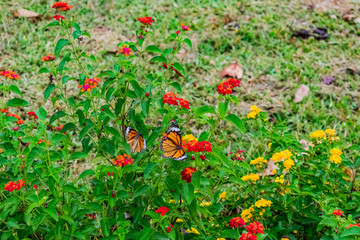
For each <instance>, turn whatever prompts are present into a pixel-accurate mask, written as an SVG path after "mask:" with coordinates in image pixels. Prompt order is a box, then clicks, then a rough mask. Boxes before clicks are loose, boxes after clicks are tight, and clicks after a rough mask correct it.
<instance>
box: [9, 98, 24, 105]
mask: <svg viewBox="0 0 360 240" xmlns="http://www.w3.org/2000/svg"><path fill="white" fill-rule="evenodd" d="M27 105H29V103H28V102H27V101H25V100H24V99H21V98H13V99H10V100H9V101H8V103H7V106H8V107H25V106H27Z"/></svg>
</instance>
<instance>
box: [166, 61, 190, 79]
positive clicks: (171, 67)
mask: <svg viewBox="0 0 360 240" xmlns="http://www.w3.org/2000/svg"><path fill="white" fill-rule="evenodd" d="M172 65H174V64H173V63H172V64H171V65H169V67H170V70H173V71H174V72H175V73H176V74H177V75H178V76H180V77H183V78H185V77H184V75H182V74H181V73H180V72H179V71H178V70H176V69H175V68H174V67H173V66H172ZM162 66H163V68H166V69H168V64H166V63H163V65H162Z"/></svg>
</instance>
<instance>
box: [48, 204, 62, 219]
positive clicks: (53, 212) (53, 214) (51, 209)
mask: <svg viewBox="0 0 360 240" xmlns="http://www.w3.org/2000/svg"><path fill="white" fill-rule="evenodd" d="M45 212H46V213H48V214H49V215H50V216H51V217H52V218H54V219H55V221H58V220H59V218H58V216H57V211H56V209H55V208H54V207H52V206H49V207H48V208H45Z"/></svg>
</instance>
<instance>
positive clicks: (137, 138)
mask: <svg viewBox="0 0 360 240" xmlns="http://www.w3.org/2000/svg"><path fill="white" fill-rule="evenodd" d="M125 134H126V140H127V143H128V144H130V149H131V151H132V152H133V153H137V152H142V151H144V150H146V142H145V139H144V137H143V135H142V134H141V133H139V132H138V131H136V130H135V129H133V128H131V127H126V130H125Z"/></svg>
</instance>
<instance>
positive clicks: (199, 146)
mask: <svg viewBox="0 0 360 240" xmlns="http://www.w3.org/2000/svg"><path fill="white" fill-rule="evenodd" d="M183 148H184V149H187V151H188V152H212V148H211V143H210V142H208V141H201V142H198V141H197V140H190V141H188V142H183Z"/></svg>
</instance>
